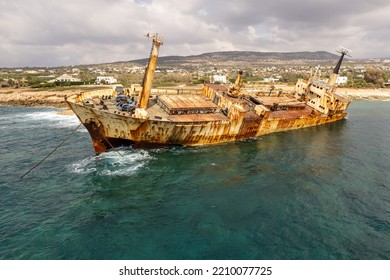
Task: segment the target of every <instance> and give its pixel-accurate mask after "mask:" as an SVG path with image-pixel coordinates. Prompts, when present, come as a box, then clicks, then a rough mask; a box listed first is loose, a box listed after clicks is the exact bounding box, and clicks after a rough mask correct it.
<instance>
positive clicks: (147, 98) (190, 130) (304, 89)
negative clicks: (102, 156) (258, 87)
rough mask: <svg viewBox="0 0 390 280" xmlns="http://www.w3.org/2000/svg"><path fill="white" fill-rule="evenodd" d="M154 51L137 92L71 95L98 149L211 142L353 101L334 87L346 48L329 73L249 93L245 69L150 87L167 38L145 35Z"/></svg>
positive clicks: (254, 133)
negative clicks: (228, 80)
mask: <svg viewBox="0 0 390 280" xmlns="http://www.w3.org/2000/svg"><path fill="white" fill-rule="evenodd" d="M147 36H148V37H149V38H150V39H151V40H152V50H151V54H150V58H149V62H148V64H147V67H146V70H145V75H144V79H143V82H142V85H141V86H142V87H141V90H140V91H139V93H136V91H135V90H134V88H123V87H119V86H118V87H116V88H114V89H112V90H100V91H91V92H81V93H79V94H76V95H74V96H70V97H68V98H67V99H66V102H67V104H68V106H69V107H70V109H71V110H72V111H73V112H74V113H75V114H76V116H77V117H78V119H79V120H80V122H81V123H82V124H83V125H84V126H85V127H86V129H87V130H88V132H89V134H90V136H91V139H92V143H93V147H94V149H95V151H96V153H102V152H105V151H107V150H109V149H112V148H116V147H120V146H131V145H134V146H156V145H158V146H160V145H185V146H197V145H209V144H218V143H222V142H231V141H238V140H244V139H248V138H251V137H259V136H262V135H265V134H269V133H274V132H280V131H286V130H292V129H299V128H305V127H310V126H316V125H321V124H326V123H330V122H334V121H338V120H341V119H344V118H345V117H346V115H347V113H346V110H347V108H348V105H349V104H350V100H348V99H346V98H343V97H342V96H340V95H338V94H337V93H336V89H337V84H336V79H337V76H338V74H339V70H340V66H341V63H342V61H343V58H344V56H345V55H347V53H348V50H346V49H343V50H342V51H341V56H340V59H339V61H338V63H337V65H336V66H335V68H334V70H333V73H332V74H331V76H330V78H329V79H328V80H322V79H320V77H319V75H318V73H317V72H318V71H312V73H311V74H310V76H309V77H308V78H307V79H299V80H298V81H297V83H296V86H295V91H294V93H293V94H288V95H286V94H281V93H280V92H279V93H275V94H271V92H269V93H266V92H263V93H261V92H255V93H253V92H247V91H245V88H243V79H242V72H239V73H238V75H237V79H236V81H235V83H234V84H232V85H230V86H227V85H217V84H205V85H204V86H203V88H202V90H200V91H198V92H195V93H188V94H167V93H164V90H162V91H161V92H160V91H157V93H156V94H152V82H153V77H154V73H155V69H156V64H157V58H158V52H159V48H160V46H161V45H162V44H163V41H162V38H161V37H159V36H158V34H155V35H153V36H151V35H149V34H148V35H147Z"/></svg>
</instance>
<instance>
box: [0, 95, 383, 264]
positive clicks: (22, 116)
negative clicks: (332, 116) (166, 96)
mask: <svg viewBox="0 0 390 280" xmlns="http://www.w3.org/2000/svg"><path fill="white" fill-rule="evenodd" d="M57 111H58V110H57V109H52V108H18V107H0V133H1V141H0V150H1V158H0V167H1V170H0V259H389V258H390V175H389V166H390V124H389V123H390V122H389V119H390V103H389V102H378V101H357V102H353V103H352V104H351V106H350V109H349V113H350V114H349V118H348V119H347V120H344V121H340V122H337V123H333V124H328V125H323V126H318V127H313V128H307V129H302V130H297V131H290V132H284V133H278V134H272V135H268V136H264V137H262V138H260V139H255V140H249V141H244V142H237V143H228V144H221V145H213V146H205V147H197V148H185V147H184V148H178V147H174V148H161V149H131V148H121V149H117V150H114V151H110V152H108V153H104V154H101V155H95V153H94V151H93V149H92V144H91V141H90V138H89V135H88V133H87V132H86V130H85V129H84V128H80V129H79V130H77V131H76V133H75V134H74V135H73V136H72V137H71V138H70V139H69V140H68V141H67V142H65V144H64V145H63V146H62V147H60V148H59V149H58V150H57V151H56V152H55V153H54V154H53V155H52V156H50V157H49V158H48V159H47V160H46V161H45V162H44V163H43V164H42V165H40V166H39V167H38V168H36V169H35V170H33V171H32V172H31V173H30V174H28V175H27V176H26V177H25V178H24V179H20V176H21V175H22V174H24V173H25V172H27V171H28V170H29V169H30V168H31V167H32V166H33V165H34V164H36V163H37V162H38V161H40V160H41V159H42V158H43V157H45V156H46V155H47V154H48V153H49V152H51V151H52V150H53V149H54V148H55V147H56V146H57V145H58V144H59V143H60V142H61V141H62V140H63V139H64V138H65V137H66V136H68V135H69V134H70V133H71V132H72V131H73V130H74V129H75V128H76V127H77V125H78V120H77V118H76V117H74V116H64V115H58V114H57Z"/></svg>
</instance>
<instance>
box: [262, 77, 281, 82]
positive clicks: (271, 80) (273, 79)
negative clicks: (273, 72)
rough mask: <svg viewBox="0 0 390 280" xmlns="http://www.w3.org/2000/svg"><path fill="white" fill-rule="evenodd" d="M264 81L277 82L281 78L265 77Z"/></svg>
mask: <svg viewBox="0 0 390 280" xmlns="http://www.w3.org/2000/svg"><path fill="white" fill-rule="evenodd" d="M263 82H264V83H276V82H279V79H278V78H272V77H270V78H264V80H263Z"/></svg>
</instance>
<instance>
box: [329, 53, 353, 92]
mask: <svg viewBox="0 0 390 280" xmlns="http://www.w3.org/2000/svg"><path fill="white" fill-rule="evenodd" d="M337 52H338V53H341V56H340V58H339V61H338V62H337V64H336V67H335V68H334V69H333V73H332V75H331V76H330V78H329V82H328V84H329V85H331V86H333V85H334V84H335V83H336V80H337V76H338V75H339V72H340V67H341V63H342V62H343V59H344V56H349V57H351V56H350V55H349V53H350V52H351V50H349V49H347V48H344V47H340V50H338V51H337Z"/></svg>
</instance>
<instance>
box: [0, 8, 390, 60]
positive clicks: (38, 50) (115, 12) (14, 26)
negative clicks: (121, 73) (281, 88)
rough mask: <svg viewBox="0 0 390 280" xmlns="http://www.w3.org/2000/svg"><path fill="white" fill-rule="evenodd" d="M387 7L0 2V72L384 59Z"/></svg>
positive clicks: (388, 53) (388, 44)
mask: <svg viewBox="0 0 390 280" xmlns="http://www.w3.org/2000/svg"><path fill="white" fill-rule="evenodd" d="M389 27H390V1H388V0H355V1H352V0H351V1H347V0H294V1H292V0H213V1H210V0H61V1H60V0H0V67H24V66H62V65H79V64H89V63H102V62H113V61H128V60H132V59H138V58H145V57H148V55H149V51H150V46H151V43H150V41H149V40H148V39H147V38H146V37H145V36H144V35H145V34H146V33H148V32H150V33H156V32H157V33H159V34H160V35H162V36H163V37H164V45H163V46H162V47H161V49H160V56H167V55H191V54H201V53H205V52H214V51H231V50H246V51H283V52H286V51H319V50H325V51H329V52H334V51H335V50H336V49H337V48H338V46H340V45H341V46H344V47H346V48H349V49H352V53H351V54H352V56H353V57H354V58H369V57H390V31H388V29H389Z"/></svg>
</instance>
